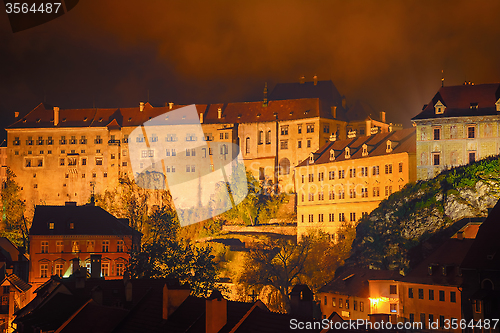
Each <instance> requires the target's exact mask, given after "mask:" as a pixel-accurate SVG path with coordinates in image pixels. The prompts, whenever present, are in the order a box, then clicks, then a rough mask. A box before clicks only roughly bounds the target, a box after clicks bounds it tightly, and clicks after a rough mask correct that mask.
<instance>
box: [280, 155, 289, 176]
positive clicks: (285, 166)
mask: <svg viewBox="0 0 500 333" xmlns="http://www.w3.org/2000/svg"><path fill="white" fill-rule="evenodd" d="M288 174H290V160H289V159H288V158H282V159H281V160H280V162H279V175H280V176H283V175H288Z"/></svg>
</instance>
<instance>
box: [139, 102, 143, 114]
mask: <svg viewBox="0 0 500 333" xmlns="http://www.w3.org/2000/svg"><path fill="white" fill-rule="evenodd" d="M139 111H140V112H142V111H144V102H140V103H139Z"/></svg>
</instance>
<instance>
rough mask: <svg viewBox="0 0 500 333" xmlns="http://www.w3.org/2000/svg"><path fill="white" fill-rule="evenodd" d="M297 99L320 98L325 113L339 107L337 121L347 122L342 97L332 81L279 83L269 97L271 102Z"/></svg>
mask: <svg viewBox="0 0 500 333" xmlns="http://www.w3.org/2000/svg"><path fill="white" fill-rule="evenodd" d="M297 98H318V99H319V100H320V101H321V103H322V105H323V107H324V109H325V112H329V110H330V108H331V107H332V106H336V107H337V119H339V120H347V118H346V115H345V110H344V108H343V107H342V96H341V95H340V93H339V91H338V90H337V87H335V85H334V84H333V82H332V81H331V80H326V81H318V82H317V84H314V82H304V83H300V82H291V83H278V84H276V86H275V87H274V89H273V91H272V92H271V94H270V95H269V100H270V101H272V100H287V99H297Z"/></svg>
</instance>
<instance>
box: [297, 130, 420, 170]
mask: <svg viewBox="0 0 500 333" xmlns="http://www.w3.org/2000/svg"><path fill="white" fill-rule="evenodd" d="M388 140H390V141H391V142H392V151H391V152H389V153H388V152H387V151H386V149H387V145H386V143H387V141H388ZM364 144H366V145H367V150H368V155H367V156H362V154H363V145H364ZM346 147H349V149H350V155H351V157H350V158H349V160H353V159H361V158H368V157H373V156H382V155H389V154H399V153H404V152H406V153H415V152H416V137H415V128H407V129H403V130H400V131H394V132H389V133H379V134H376V135H371V136H360V137H357V138H353V139H347V140H338V141H330V142H328V143H327V144H325V145H324V146H323V147H321V148H319V149H318V150H317V151H316V152H314V153H313V154H314V156H315V158H314V164H323V163H331V162H338V161H345V160H346V158H345V148H346ZM332 149H333V150H334V154H335V160H334V161H330V150H332ZM307 165H310V162H309V158H307V159H305V160H304V161H302V162H301V163H299V165H298V166H299V167H300V166H307Z"/></svg>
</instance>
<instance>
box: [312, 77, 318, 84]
mask: <svg viewBox="0 0 500 333" xmlns="http://www.w3.org/2000/svg"><path fill="white" fill-rule="evenodd" d="M313 82H314V85H315V86H317V85H318V76H317V75H314V76H313Z"/></svg>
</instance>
